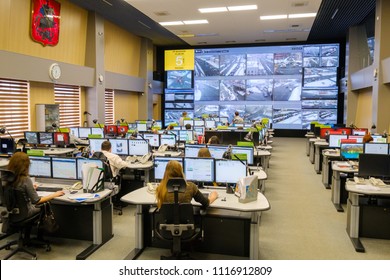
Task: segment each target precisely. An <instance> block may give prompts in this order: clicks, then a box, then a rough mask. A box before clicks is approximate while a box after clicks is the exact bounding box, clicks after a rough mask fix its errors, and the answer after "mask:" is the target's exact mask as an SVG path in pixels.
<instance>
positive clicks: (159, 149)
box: [157, 144, 168, 153]
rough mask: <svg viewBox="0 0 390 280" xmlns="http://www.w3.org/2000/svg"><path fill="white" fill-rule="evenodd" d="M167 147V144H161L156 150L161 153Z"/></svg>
mask: <svg viewBox="0 0 390 280" xmlns="http://www.w3.org/2000/svg"><path fill="white" fill-rule="evenodd" d="M167 149H168V144H162V145H161V146H160V147H158V150H157V152H159V153H163V152H165V151H166V150H167Z"/></svg>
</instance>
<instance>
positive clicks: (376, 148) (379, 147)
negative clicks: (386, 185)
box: [364, 143, 390, 175]
mask: <svg viewBox="0 0 390 280" xmlns="http://www.w3.org/2000/svg"><path fill="white" fill-rule="evenodd" d="M364 153H365V154H381V155H387V154H388V153H389V144H387V143H365V144H364ZM389 175H390V174H389Z"/></svg>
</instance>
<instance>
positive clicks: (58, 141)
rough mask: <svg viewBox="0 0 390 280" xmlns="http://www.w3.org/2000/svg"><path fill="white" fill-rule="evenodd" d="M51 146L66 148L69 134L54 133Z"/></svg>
mask: <svg viewBox="0 0 390 280" xmlns="http://www.w3.org/2000/svg"><path fill="white" fill-rule="evenodd" d="M53 138H54V139H53V144H54V145H56V146H60V147H63V146H68V145H69V133H67V132H54V134H53Z"/></svg>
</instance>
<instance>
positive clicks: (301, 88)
mask: <svg viewBox="0 0 390 280" xmlns="http://www.w3.org/2000/svg"><path fill="white" fill-rule="evenodd" d="M338 66H339V45H338V44H314V45H291V46H266V47H240V48H215V49H195V66H194V71H189V70H179V71H166V80H167V83H166V85H167V88H166V90H165V102H164V106H165V107H164V117H165V120H164V121H165V122H164V125H165V126H166V125H168V124H169V123H172V122H178V120H179V118H180V116H181V113H182V112H183V111H186V112H187V113H188V115H189V117H191V118H193V117H201V116H202V115H204V114H208V115H211V116H220V117H227V118H228V120H229V122H231V121H232V119H233V115H234V112H235V111H238V112H239V113H240V115H241V116H242V117H244V119H245V120H248V121H253V120H259V119H262V118H269V119H270V122H271V123H272V125H273V127H274V128H279V129H309V128H310V122H312V121H318V122H321V123H329V124H332V123H338V120H337V101H338V85H337V76H338Z"/></svg>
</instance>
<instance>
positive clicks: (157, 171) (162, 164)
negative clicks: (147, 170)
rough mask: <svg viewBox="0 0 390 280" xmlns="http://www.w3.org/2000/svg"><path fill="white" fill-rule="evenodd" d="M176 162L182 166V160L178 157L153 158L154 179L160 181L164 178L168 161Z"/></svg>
mask: <svg viewBox="0 0 390 280" xmlns="http://www.w3.org/2000/svg"><path fill="white" fill-rule="evenodd" d="M171 160H176V161H178V162H179V163H180V164H181V166H183V158H180V157H155V158H154V179H155V180H161V179H162V178H163V177H164V173H165V168H166V166H167V164H168V162H169V161H171Z"/></svg>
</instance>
